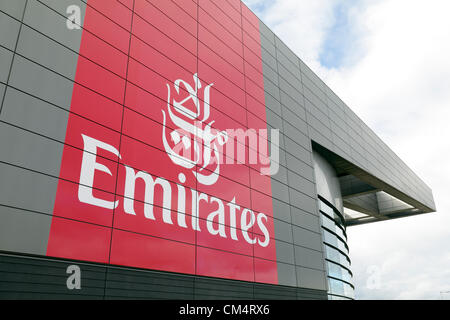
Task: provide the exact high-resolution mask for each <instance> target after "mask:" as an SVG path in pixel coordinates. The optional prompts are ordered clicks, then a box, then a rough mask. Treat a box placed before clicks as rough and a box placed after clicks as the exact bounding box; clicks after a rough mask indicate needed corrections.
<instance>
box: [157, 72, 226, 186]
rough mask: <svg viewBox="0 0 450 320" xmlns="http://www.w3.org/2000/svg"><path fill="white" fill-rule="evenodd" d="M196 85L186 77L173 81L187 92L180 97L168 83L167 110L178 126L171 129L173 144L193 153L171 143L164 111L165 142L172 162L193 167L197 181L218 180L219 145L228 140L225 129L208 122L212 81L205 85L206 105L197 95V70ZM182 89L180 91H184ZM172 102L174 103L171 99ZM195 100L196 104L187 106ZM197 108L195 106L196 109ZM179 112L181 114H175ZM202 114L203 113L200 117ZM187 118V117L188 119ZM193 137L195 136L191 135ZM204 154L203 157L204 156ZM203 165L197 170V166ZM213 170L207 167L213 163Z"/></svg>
mask: <svg viewBox="0 0 450 320" xmlns="http://www.w3.org/2000/svg"><path fill="white" fill-rule="evenodd" d="M193 79H194V87H193V86H191V85H190V84H189V83H187V82H186V81H184V80H181V79H178V80H176V81H175V82H174V88H175V91H176V93H177V95H180V87H181V86H184V88H185V90H183V91H186V93H187V94H188V96H187V97H186V98H184V99H183V100H181V101H177V100H176V99H175V98H172V95H171V87H170V85H169V84H167V89H168V97H167V113H168V115H169V118H170V120H171V121H172V122H173V124H174V125H175V126H176V127H178V129H175V130H172V131H171V132H170V137H171V139H172V142H173V144H174V146H179V147H180V146H181V148H183V150H189V151H191V154H192V155H193V156H186V155H185V154H181V152H179V151H180V148H173V147H171V146H170V144H169V142H168V141H167V137H166V113H165V112H164V110H162V113H163V132H162V135H163V144H164V148H165V150H166V152H167V154H168V155H169V157H170V159H171V160H172V162H173V163H174V164H176V165H178V166H181V167H183V168H186V169H189V170H192V169H193V170H192V173H193V174H194V176H195V177H196V179H197V181H198V182H199V183H201V184H204V185H213V184H214V183H216V182H217V180H218V178H219V173H220V152H219V150H220V147H221V146H223V145H224V144H225V143H226V142H227V141H228V134H227V132H226V131H221V132H218V131H217V130H215V129H213V128H212V127H211V126H212V125H213V124H214V121H211V122H208V118H209V116H210V105H209V101H210V92H211V87H212V86H213V85H214V84H213V83H211V84H209V85H207V86H206V87H205V88H204V89H203V109H202V108H201V101H200V99H199V97H198V94H199V90H200V89H202V83H201V81H200V79H199V78H198V75H197V74H194V75H193ZM182 93H183V92H181V94H182ZM171 102H173V103H171ZM188 103H192V104H193V106H194V108H189V107H188V106H186V105H187V104H188ZM193 109H194V110H193ZM175 111H176V113H177V114H178V115H177V114H175ZM201 116H202V117H201ZM183 118H186V119H188V120H185V119H183ZM192 137H193V139H192ZM202 155H203V157H202ZM200 164H203V165H202V166H200V168H199V169H198V170H197V168H196V166H199V165H200ZM214 164H215V169H214V170H209V169H206V170H205V168H207V167H208V166H211V165H214Z"/></svg>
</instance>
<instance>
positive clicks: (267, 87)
mask: <svg viewBox="0 0 450 320" xmlns="http://www.w3.org/2000/svg"><path fill="white" fill-rule="evenodd" d="M264 91H265V92H266V93H268V94H270V95H271V96H272V97H273V98H274V99H276V100H278V101H280V89H279V88H278V86H277V85H275V84H274V83H273V82H272V81H270V80H268V79H267V78H266V77H264Z"/></svg>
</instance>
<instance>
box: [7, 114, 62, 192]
mask: <svg viewBox="0 0 450 320" xmlns="http://www.w3.org/2000/svg"><path fill="white" fill-rule="evenodd" d="M0 150H3V152H1V154H0V161H1V162H6V163H9V164H13V165H17V166H20V167H23V168H26V169H30V170H34V171H38V172H42V173H45V174H49V175H52V176H55V177H58V176H59V169H60V163H61V158H62V152H63V144H62V143H59V142H56V141H54V140H50V139H47V138H44V137H42V136H39V135H37V134H34V133H31V132H29V131H25V130H23V129H20V128H17V127H13V126H10V125H8V124H6V123H0ZM3 183H5V184H7V183H8V181H4V182H3Z"/></svg>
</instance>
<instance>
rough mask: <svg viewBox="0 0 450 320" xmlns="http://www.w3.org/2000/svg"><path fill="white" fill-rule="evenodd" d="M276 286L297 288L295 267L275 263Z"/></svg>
mask: <svg viewBox="0 0 450 320" xmlns="http://www.w3.org/2000/svg"><path fill="white" fill-rule="evenodd" d="M277 270H278V284H279V285H282V286H291V287H296V286H297V275H296V272H295V266H294V265H291V264H286V263H281V262H277Z"/></svg>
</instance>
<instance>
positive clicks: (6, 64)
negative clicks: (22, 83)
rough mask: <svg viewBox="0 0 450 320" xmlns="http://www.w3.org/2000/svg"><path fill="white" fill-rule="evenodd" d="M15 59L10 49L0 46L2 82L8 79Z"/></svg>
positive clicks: (0, 79) (0, 80) (0, 78)
mask: <svg viewBox="0 0 450 320" xmlns="http://www.w3.org/2000/svg"><path fill="white" fill-rule="evenodd" d="M12 59H13V53H12V52H11V51H9V50H8V49H5V48H3V47H0V82H3V83H6V82H7V81H8V75H9V70H10V68H11V63H12Z"/></svg>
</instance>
